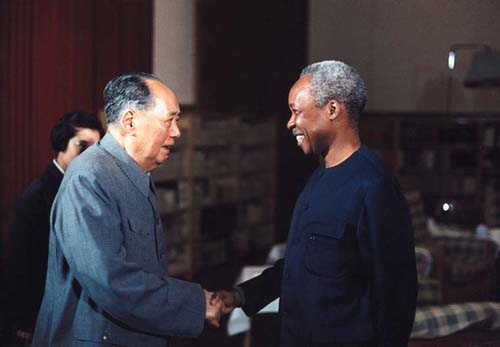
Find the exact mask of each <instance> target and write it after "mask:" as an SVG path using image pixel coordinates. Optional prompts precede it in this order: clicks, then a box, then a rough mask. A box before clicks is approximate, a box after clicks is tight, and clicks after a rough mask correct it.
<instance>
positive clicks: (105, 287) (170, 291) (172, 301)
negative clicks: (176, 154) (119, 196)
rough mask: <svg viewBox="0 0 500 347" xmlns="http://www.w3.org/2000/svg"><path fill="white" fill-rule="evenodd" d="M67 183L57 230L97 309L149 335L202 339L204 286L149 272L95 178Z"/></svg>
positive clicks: (60, 199) (55, 223)
mask: <svg viewBox="0 0 500 347" xmlns="http://www.w3.org/2000/svg"><path fill="white" fill-rule="evenodd" d="M68 179H69V180H68V182H65V183H66V184H64V183H63V187H62V188H64V189H62V191H61V192H60V194H59V197H58V198H57V199H56V202H55V204H54V209H53V212H52V213H53V215H52V223H53V230H54V231H55V236H56V238H57V243H58V245H59V246H60V247H61V250H62V256H64V258H65V260H66V261H67V262H68V264H69V269H70V271H71V274H72V275H74V276H75V278H76V280H77V281H78V283H79V284H80V285H81V286H82V288H83V290H84V291H85V292H86V294H88V296H89V297H90V298H91V299H92V300H93V301H95V303H96V304H97V306H98V307H99V308H101V309H103V310H104V311H106V312H107V313H108V314H110V315H111V316H113V317H114V318H115V319H117V320H119V321H121V322H123V323H125V324H126V325H128V326H130V327H133V328H134V329H138V330H141V331H144V332H147V333H152V334H169V335H185V336H196V335H198V334H200V332H201V330H202V329H203V323H204V319H205V315H206V301H207V295H206V294H205V293H204V291H203V289H202V288H201V287H200V285H198V284H195V283H190V282H186V281H181V280H178V279H175V278H172V277H169V276H163V277H160V276H159V275H157V274H155V273H151V272H148V271H145V270H144V269H143V268H141V266H140V265H139V264H137V263H135V262H133V261H131V260H130V259H129V258H128V257H127V249H126V248H125V246H124V233H125V232H128V231H125V230H124V226H123V225H122V224H121V218H120V211H119V206H118V205H117V201H115V200H114V199H112V198H111V197H110V195H109V193H108V191H107V190H106V188H105V187H104V186H105V184H104V183H103V184H100V182H99V181H98V180H97V178H95V177H90V178H89V177H87V176H72V177H68ZM131 189H133V188H131Z"/></svg>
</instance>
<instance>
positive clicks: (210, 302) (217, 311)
mask: <svg viewBox="0 0 500 347" xmlns="http://www.w3.org/2000/svg"><path fill="white" fill-rule="evenodd" d="M204 291H205V302H206V308H207V310H206V312H205V319H206V320H207V321H208V323H210V324H211V325H213V326H214V327H216V328H218V327H219V326H220V323H219V321H220V317H221V316H222V312H223V308H224V303H223V302H222V301H221V300H220V299H219V298H217V297H216V295H215V294H214V293H212V292H209V291H207V290H204Z"/></svg>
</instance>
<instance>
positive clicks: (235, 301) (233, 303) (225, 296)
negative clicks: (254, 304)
mask: <svg viewBox="0 0 500 347" xmlns="http://www.w3.org/2000/svg"><path fill="white" fill-rule="evenodd" d="M216 294H217V297H219V298H220V299H221V300H222V302H223V303H224V307H223V308H222V312H223V313H224V314H228V313H231V311H233V310H234V309H235V308H236V307H240V306H241V298H240V293H238V291H237V290H234V289H233V290H218V291H216Z"/></svg>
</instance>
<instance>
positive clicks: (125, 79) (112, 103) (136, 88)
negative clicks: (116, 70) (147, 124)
mask: <svg viewBox="0 0 500 347" xmlns="http://www.w3.org/2000/svg"><path fill="white" fill-rule="evenodd" d="M147 80H155V81H160V82H161V80H160V79H159V78H158V77H157V76H155V75H152V74H149V73H145V72H134V73H130V74H125V75H121V76H117V77H115V78H113V79H112V80H111V81H109V82H108V84H106V87H105V88H104V92H103V99H104V112H105V114H106V123H107V124H112V123H115V122H116V121H117V120H118V119H119V118H120V114H121V113H122V112H123V110H124V109H126V108H132V109H136V110H141V111H143V110H148V109H150V108H151V107H153V106H154V100H153V98H151V91H150V90H149V87H148V85H147V83H146V82H147Z"/></svg>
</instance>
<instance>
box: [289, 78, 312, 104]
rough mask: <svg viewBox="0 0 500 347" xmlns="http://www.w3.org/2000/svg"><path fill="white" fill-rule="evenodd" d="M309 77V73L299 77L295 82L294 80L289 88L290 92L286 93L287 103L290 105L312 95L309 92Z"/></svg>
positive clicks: (307, 98)
mask: <svg viewBox="0 0 500 347" xmlns="http://www.w3.org/2000/svg"><path fill="white" fill-rule="evenodd" d="M311 78H312V76H311V75H304V76H302V77H300V78H299V79H298V80H297V82H295V84H294V85H293V86H292V88H291V89H290V93H289V94H288V103H289V104H290V105H292V104H296V103H300V102H305V101H309V100H310V99H312V95H311V93H310V89H311Z"/></svg>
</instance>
